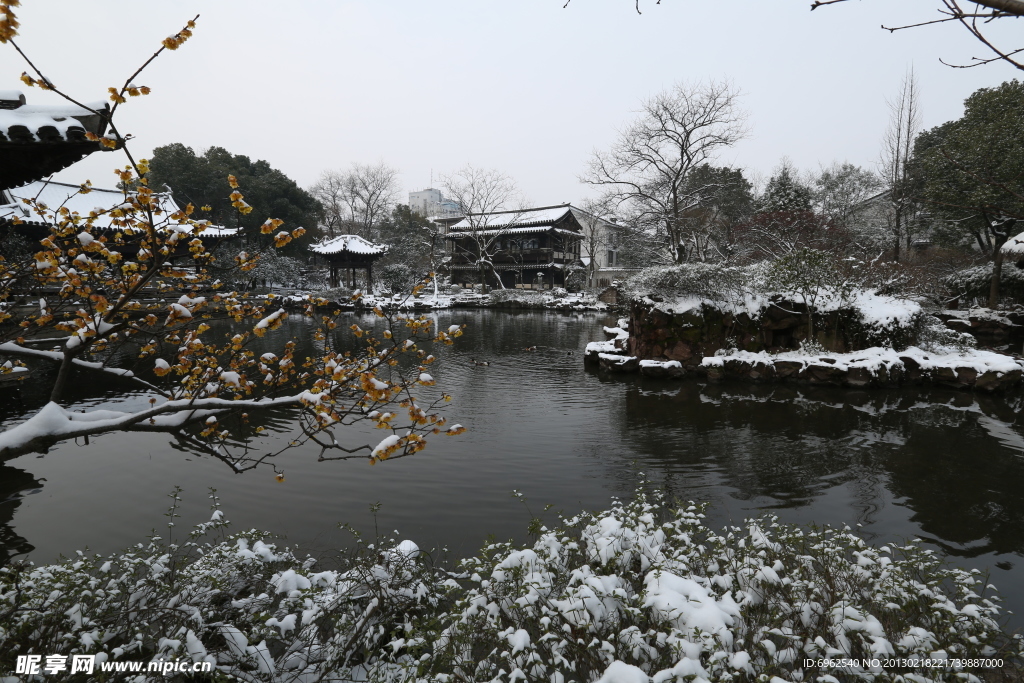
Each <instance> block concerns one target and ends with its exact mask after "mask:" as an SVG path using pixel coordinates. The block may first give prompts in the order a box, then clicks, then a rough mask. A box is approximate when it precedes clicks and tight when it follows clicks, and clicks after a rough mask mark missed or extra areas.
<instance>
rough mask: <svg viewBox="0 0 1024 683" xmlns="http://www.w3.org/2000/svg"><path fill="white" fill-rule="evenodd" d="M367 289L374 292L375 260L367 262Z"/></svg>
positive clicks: (368, 291) (370, 292) (371, 292)
mask: <svg viewBox="0 0 1024 683" xmlns="http://www.w3.org/2000/svg"><path fill="white" fill-rule="evenodd" d="M366 291H367V293H368V294H373V261H368V262H367V263H366Z"/></svg>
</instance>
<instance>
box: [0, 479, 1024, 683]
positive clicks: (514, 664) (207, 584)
mask: <svg viewBox="0 0 1024 683" xmlns="http://www.w3.org/2000/svg"><path fill="white" fill-rule="evenodd" d="M703 518H704V515H703V508H702V507H701V506H697V505H692V504H691V505H686V506H683V507H680V508H675V509H673V508H672V507H671V506H670V505H668V504H667V502H666V501H664V500H663V499H662V498H661V497H660V496H659V495H652V496H645V495H643V494H641V493H638V495H637V497H636V498H635V500H633V501H632V502H629V503H618V502H616V503H614V504H613V505H612V506H611V508H610V509H608V510H606V511H603V512H599V513H583V514H580V515H577V516H575V517H573V518H571V519H565V520H562V522H561V524H560V525H559V527H558V528H556V529H547V528H545V527H543V526H541V525H540V523H539V522H535V524H534V526H533V530H534V531H535V534H536V541H535V542H534V543H533V544H532V545H530V546H529V547H523V546H517V545H512V544H505V543H501V544H490V545H487V546H485V547H484V549H483V550H482V551H481V553H480V554H479V555H478V556H476V557H473V558H470V559H468V560H465V561H463V562H461V563H460V565H459V567H458V572H457V573H452V572H448V571H445V570H444V569H441V568H438V567H435V566H433V565H432V564H431V563H429V562H428V561H427V560H426V559H425V558H423V557H422V556H420V555H419V551H418V549H417V548H416V547H415V545H414V544H411V543H410V542H408V541H406V542H403V543H401V544H397V545H396V544H395V543H394V542H393V541H392V542H389V543H386V544H383V545H379V546H376V547H375V546H371V545H365V546H364V545H361V546H360V547H359V548H360V549H359V550H358V551H356V552H354V553H353V554H351V555H350V556H349V557H348V559H347V560H346V561H345V562H343V563H342V566H341V567H339V568H337V569H333V570H327V571H324V570H319V571H318V570H317V569H316V568H315V563H314V562H313V561H312V560H309V559H306V560H300V559H298V558H297V557H295V556H294V555H293V554H292V553H290V552H288V551H287V550H279V549H277V548H276V547H274V546H273V545H271V544H269V543H267V542H266V541H265V539H266V538H267V536H266V535H265V534H262V533H260V532H256V531H248V532H245V533H242V534H235V535H232V536H227V537H226V538H224V539H223V540H221V541H220V542H217V543H202V542H201V541H202V539H203V536H204V535H205V534H210V533H218V532H221V533H222V532H223V531H224V525H225V524H226V523H225V522H224V521H223V518H222V517H221V516H220V512H219V510H216V511H215V512H214V517H213V519H212V520H211V521H210V522H208V523H206V524H204V525H201V526H200V527H199V528H198V529H197V530H196V532H195V533H194V534H193V536H191V537H190V540H189V542H187V543H185V544H183V545H181V546H176V545H171V544H167V543H165V542H163V541H160V540H159V539H155V540H153V541H151V542H150V543H149V544H148V545H142V544H140V545H139V546H137V547H135V548H133V549H131V550H129V551H127V552H125V553H122V554H119V555H116V556H113V557H111V558H108V559H103V558H88V557H85V556H83V555H78V556H76V557H72V558H71V559H69V560H66V561H65V562H63V563H61V564H59V565H51V566H47V567H31V566H13V567H8V568H5V569H3V570H0V653H2V654H0V667H6V668H7V669H12V668H13V660H14V658H15V657H16V655H18V654H25V653H27V652H43V653H45V652H60V653H63V654H71V653H97V654H99V656H100V657H101V658H104V659H120V660H129V659H130V660H158V659H165V658H186V659H192V660H194V661H204V660H206V661H211V662H214V663H215V664H216V667H217V670H218V671H219V672H221V673H222V674H225V675H231V676H235V677H236V678H237V679H239V680H244V681H252V682H255V681H314V680H316V681H320V680H369V681H396V682H397V681H410V682H411V681H437V682H439V683H453V682H454V681H481V682H482V681H499V680H500V681H509V682H513V681H517V680H524V681H551V682H553V683H563V682H566V681H581V682H586V683H593V682H594V681H598V680H599V679H600V680H604V681H612V680H616V681H618V680H626V679H622V678H621V677H620V675H627V674H628V680H630V681H638V682H648V683H650V682H651V681H653V683H668V682H669V681H673V682H675V681H679V682H682V681H694V680H695V681H701V680H703V681H716V682H717V681H721V682H723V683H724V682H725V681H769V680H778V679H782V680H786V681H811V680H819V681H835V680H879V681H894V680H906V681H926V680H931V681H954V680H967V681H971V680H975V681H977V680H978V679H977V678H975V677H974V676H964V675H963V674H964V673H965V672H964V671H963V670H960V669H957V668H956V667H953V666H950V667H948V668H946V667H935V666H928V665H925V664H924V663H923V662H922V663H921V665H920V666H914V665H900V666H893V665H883V664H882V663H881V662H884V661H885V660H888V659H910V658H927V659H930V660H933V661H934V660H939V659H947V658H967V659H974V658H986V659H990V660H991V659H999V658H1001V659H1003V660H1004V661H1005V662H1006V664H1007V665H1009V666H1015V665H1018V664H1019V661H1020V659H1019V658H1020V656H1021V655H1022V645H1021V642H1020V640H1019V639H1013V638H1010V637H1008V636H1007V635H1006V634H1005V633H1004V632H1003V631H1002V630H1001V629H1000V627H999V624H998V619H999V618H1000V614H1001V611H1000V609H999V607H998V599H997V598H996V597H994V596H991V595H988V594H990V593H991V589H990V587H988V586H986V583H985V581H984V579H983V577H981V576H979V575H978V573H977V571H972V572H967V571H963V570H959V569H953V568H950V567H948V566H945V565H944V564H943V563H942V562H941V561H940V560H939V558H938V557H937V556H936V555H935V553H934V552H933V551H931V550H927V549H925V548H923V547H922V546H921V545H920V543H918V542H916V541H915V542H909V543H906V544H903V545H899V544H889V545H883V546H881V547H877V548H875V547H872V546H870V545H868V544H867V543H866V542H865V541H864V540H863V539H861V538H859V537H858V536H857V535H856V534H854V533H852V532H851V531H850V530H849V529H842V530H837V529H829V528H824V529H818V528H802V527H797V526H788V525H782V524H779V523H778V522H777V521H776V520H775V519H774V518H771V517H767V518H762V519H757V520H748V521H747V522H745V523H744V524H743V525H742V526H733V527H729V528H728V529H726V530H724V531H722V532H720V533H719V532H715V531H712V530H711V529H709V528H708V527H707V526H706V525H705V524H704V522H703ZM824 658H829V659H833V660H837V659H842V658H846V659H850V658H856V659H857V660H858V662H857V663H855V664H852V665H849V666H847V667H845V668H828V667H820V666H819V665H818V664H816V663H815V662H818V661H819V660H821V659H824ZM808 660H810V661H811V662H812V664H810V665H808V664H806V662H807V661H808ZM868 660H877V661H878V662H879V663H878V664H877V665H876V664H874V663H871V662H870V661H868ZM967 673H972V674H974V675H978V674H980V673H982V670H981V668H979V667H974V668H971V669H970V671H969V672H967ZM990 673H991V672H990ZM907 674H911V675H907ZM833 677H838V678H833ZM901 677H902V678H901ZM40 680H42V679H40ZM45 680H67V678H66V677H64V676H63V675H61V674H58V675H54V676H47V677H46V678H45ZM136 680H154V681H156V680H162V679H161V678H160V677H159V676H154V677H153V678H151V679H136Z"/></svg>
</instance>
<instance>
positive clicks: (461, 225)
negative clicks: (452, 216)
mask: <svg viewBox="0 0 1024 683" xmlns="http://www.w3.org/2000/svg"><path fill="white" fill-rule="evenodd" d="M570 211H571V209H570V206H569V205H568V204H563V205H561V206H545V207H541V208H537V209H522V210H518V211H500V212H494V213H487V214H471V216H472V218H471V219H470V218H463V219H462V220H461V221H459V222H458V223H456V224H455V225H453V226H451V227H450V228H449V230H450V231H458V230H469V229H471V228H472V227H473V226H474V225H476V227H478V228H484V229H487V228H507V227H511V226H524V225H530V224H534V223H554V222H556V221H558V220H561V219H562V218H564V217H565V216H566V214H568V213H570ZM530 231H531V232H536V230H530ZM503 232H508V231H507V230H506V231H503ZM574 234H579V233H574Z"/></svg>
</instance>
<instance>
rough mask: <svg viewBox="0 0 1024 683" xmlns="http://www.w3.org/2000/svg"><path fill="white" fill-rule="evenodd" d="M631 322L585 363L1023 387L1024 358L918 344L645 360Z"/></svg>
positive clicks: (752, 377) (804, 378) (859, 383)
mask: <svg viewBox="0 0 1024 683" xmlns="http://www.w3.org/2000/svg"><path fill="white" fill-rule="evenodd" d="M627 322H628V321H626V320H621V321H620V327H618V328H605V332H606V333H607V334H608V335H609V336H610V337H611V338H610V339H609V340H607V341H603V342H592V343H591V344H588V345H587V349H586V354H585V356H584V358H585V362H587V363H590V364H592V365H597V366H598V367H599V368H600V369H602V370H604V371H607V372H612V373H627V372H639V373H640V374H642V375H644V376H647V377H654V378H664V379H682V378H684V377H696V378H700V379H703V380H706V381H709V382H721V381H724V380H742V381H746V382H758V383H764V382H798V383H806V384H812V385H831V386H841V387H850V388H858V389H862V388H870V387H879V388H880V387H898V386H903V385H913V386H928V385H930V386H942V387H950V388H954V389H962V390H974V391H982V392H993V393H994V392H1003V391H1006V390H1008V389H1011V388H1014V387H1018V386H1020V384H1021V380H1022V375H1024V362H1022V361H1020V360H1017V359H1015V358H1012V357H1010V356H1006V355H1003V354H999V353H994V352H991V351H978V350H971V351H968V352H965V353H962V354H934V353H927V352H925V351H922V350H921V349H919V348H916V347H910V348H908V349H906V350H904V351H894V350H893V349H891V348H883V347H874V348H869V349H864V350H861V351H854V352H850V353H821V354H810V353H804V352H800V351H790V352H783V353H777V354H771V353H767V352H764V351H762V352H757V353H754V352H750V351H737V350H731V351H728V352H723V351H718V352H717V353H716V354H715V355H712V356H705V357H704V358H702V359H701V360H700V362H699V363H693V362H690V363H687V364H685V365H684V364H683V363H681V362H680V361H676V360H642V359H640V358H639V357H637V356H634V355H630V354H629V352H628V350H627V349H628V348H629V346H628V344H629V342H630V341H631V340H630V335H629V333H628V332H627V331H626V330H625V329H623V327H622V325H624V324H627Z"/></svg>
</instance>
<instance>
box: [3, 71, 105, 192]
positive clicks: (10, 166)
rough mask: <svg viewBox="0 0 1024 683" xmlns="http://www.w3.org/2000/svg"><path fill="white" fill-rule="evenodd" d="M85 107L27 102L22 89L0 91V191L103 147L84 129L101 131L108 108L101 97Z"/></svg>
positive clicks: (68, 163) (37, 178)
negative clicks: (88, 137)
mask: <svg viewBox="0 0 1024 683" xmlns="http://www.w3.org/2000/svg"><path fill="white" fill-rule="evenodd" d="M87 106H88V107H89V109H85V108H83V107H80V106H78V105H76V104H71V103H67V104H59V105H30V104H26V102H25V96H24V95H23V94H22V93H20V92H18V91H16V90H0V190H9V189H11V188H14V187H19V186H22V185H25V184H26V183H30V182H32V181H34V180H41V179H42V178H46V177H47V176H50V175H53V174H54V173H56V172H57V171H61V170H63V169H65V168H67V167H68V166H70V165H71V164H73V163H75V162H76V161H81V160H82V159H84V158H85V157H86V156H88V155H89V154H92V153H93V152H95V151H97V150H100V149H103V147H102V146H101V145H100V143H99V142H97V141H90V140H87V139H86V134H87V133H93V134H95V135H98V136H103V135H104V133H105V132H106V127H107V119H106V118H105V117H106V116H107V115H108V114H109V112H110V109H109V107H108V106H107V103H106V102H96V103H89V104H88V105H87ZM90 109H91V110H92V111H90Z"/></svg>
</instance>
